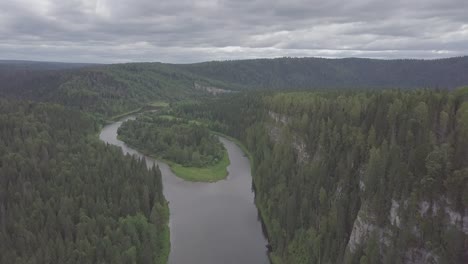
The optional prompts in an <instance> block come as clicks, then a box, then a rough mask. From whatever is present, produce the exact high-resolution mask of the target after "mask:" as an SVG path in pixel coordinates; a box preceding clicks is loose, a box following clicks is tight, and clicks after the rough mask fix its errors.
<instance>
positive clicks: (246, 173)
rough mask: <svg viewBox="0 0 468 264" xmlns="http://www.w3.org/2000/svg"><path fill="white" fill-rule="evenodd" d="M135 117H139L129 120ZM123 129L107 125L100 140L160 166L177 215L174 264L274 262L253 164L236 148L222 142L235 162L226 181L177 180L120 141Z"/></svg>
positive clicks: (173, 235)
mask: <svg viewBox="0 0 468 264" xmlns="http://www.w3.org/2000/svg"><path fill="white" fill-rule="evenodd" d="M130 118H134V117H127V118H126V119H125V120H127V119H130ZM123 121H124V120H123ZM121 124H122V122H116V123H112V124H110V125H107V126H105V127H104V128H103V129H102V131H101V134H100V135H99V138H100V139H101V140H102V141H104V142H107V143H109V144H112V145H116V146H119V147H121V148H122V151H123V152H124V153H125V154H127V153H128V154H131V155H136V156H138V157H140V158H144V159H145V160H146V164H147V166H153V164H156V165H159V168H160V170H161V172H162V180H163V186H164V195H165V196H166V199H167V200H168V201H169V209H170V214H171V215H170V220H169V227H170V230H171V253H170V255H169V263H173V264H185V263H203V264H220V263H233V264H234V263H235V264H238V263H255V264H267V263H269V260H268V256H267V252H266V247H265V245H266V244H267V243H268V242H267V240H266V239H265V236H264V235H263V232H262V227H261V223H260V221H259V219H258V212H257V208H256V207H255V204H254V193H253V191H252V188H251V186H252V176H251V174H250V164H249V160H248V159H247V157H246V156H245V155H244V153H243V152H242V150H241V149H240V148H239V147H238V146H237V145H236V144H234V143H233V142H232V141H230V140H228V139H226V138H222V137H221V138H220V140H221V142H222V143H223V144H224V146H225V147H226V149H227V152H228V155H229V159H230V160H231V165H229V167H228V172H229V175H228V177H227V178H226V179H225V180H221V181H218V182H216V183H198V182H188V181H184V180H182V179H180V178H178V177H177V176H175V175H174V174H173V173H172V171H171V170H170V168H169V166H168V165H167V164H165V163H163V162H160V161H157V160H154V159H152V158H150V157H147V156H145V155H143V154H141V153H140V152H138V151H136V150H134V149H132V148H130V147H129V146H127V145H126V144H125V143H124V142H122V141H120V140H118V139H117V129H118V128H119V126H120V125H121Z"/></svg>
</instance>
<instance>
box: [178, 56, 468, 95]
mask: <svg viewBox="0 0 468 264" xmlns="http://www.w3.org/2000/svg"><path fill="white" fill-rule="evenodd" d="M173 66H174V67H176V68H178V69H182V70H185V71H188V72H191V73H193V74H196V75H200V76H203V77H206V78H210V79H215V80H220V81H223V82H226V83H231V84H233V85H234V86H236V87H240V86H243V87H246V88H262V89H290V88H293V89H316V88H422V87H424V88H442V89H451V88H455V87H458V86H463V85H468V57H456V58H448V59H437V60H414V59H405V60H375V59H360V58H347V59H324V58H278V59H255V60H239V61H213V62H203V63H195V64H186V65H173Z"/></svg>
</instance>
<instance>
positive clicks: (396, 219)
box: [389, 199, 401, 227]
mask: <svg viewBox="0 0 468 264" xmlns="http://www.w3.org/2000/svg"><path fill="white" fill-rule="evenodd" d="M399 209H400V204H399V203H398V202H397V201H395V200H393V199H392V208H390V215H389V218H390V223H391V224H392V225H395V226H397V227H400V224H401V223H400V216H399V215H398V213H399Z"/></svg>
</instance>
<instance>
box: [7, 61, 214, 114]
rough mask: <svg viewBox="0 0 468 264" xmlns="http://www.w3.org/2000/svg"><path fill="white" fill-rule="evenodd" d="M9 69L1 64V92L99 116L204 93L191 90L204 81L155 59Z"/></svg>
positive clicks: (204, 94)
mask: <svg viewBox="0 0 468 264" xmlns="http://www.w3.org/2000/svg"><path fill="white" fill-rule="evenodd" d="M0 66H1V65H0ZM14 69H15V68H13V69H10V70H8V69H5V68H2V67H0V83H1V85H0V92H1V93H2V95H3V96H8V97H13V98H19V99H28V100H34V101H41V102H54V103H59V104H63V105H66V106H67V107H72V108H74V109H78V110H84V111H87V112H92V113H94V114H99V115H101V116H103V117H111V116H114V115H117V114H121V113H124V112H128V111H131V110H135V109H137V108H139V107H142V106H144V105H145V104H146V103H150V102H151V101H155V100H159V101H173V100H180V99H184V98H189V97H190V98H194V97H195V98H196V97H198V96H206V95H207V93H205V92H203V91H201V90H195V89H194V82H198V83H209V82H208V81H206V80H205V79H200V78H196V77H193V76H192V75H191V74H189V73H184V72H181V71H180V70H173V69H171V68H170V67H169V66H166V65H163V64H160V63H151V64H149V63H147V64H145V63H140V64H117V65H99V66H90V67H85V68H78V69H63V70H34V71H31V70H27V71H24V70H21V69H19V70H14ZM46 69H47V68H46Z"/></svg>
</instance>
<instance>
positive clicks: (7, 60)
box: [0, 55, 468, 65]
mask: <svg viewBox="0 0 468 264" xmlns="http://www.w3.org/2000/svg"><path fill="white" fill-rule="evenodd" d="M466 57H468V55H460V56H452V57H440V58H410V57H407V58H368V57H343V58H328V57H289V56H283V57H271V58H269V57H259V58H249V59H226V60H202V61H196V62H178V63H172V62H163V61H127V62H110V63H105V62H80V61H50V60H32V59H4V58H0V62H13V63H21V62H24V63H63V64H89V65H93V64H94V65H113V64H132V63H161V64H176V65H178V64H198V63H208V62H229V61H250V60H275V59H326V60H347V59H359V60H375V61H405V60H419V61H436V60H449V59H457V58H466Z"/></svg>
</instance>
